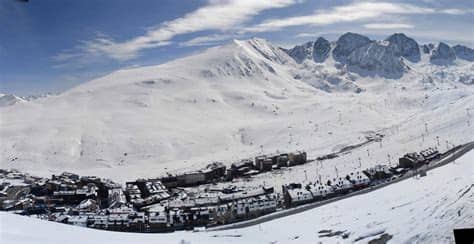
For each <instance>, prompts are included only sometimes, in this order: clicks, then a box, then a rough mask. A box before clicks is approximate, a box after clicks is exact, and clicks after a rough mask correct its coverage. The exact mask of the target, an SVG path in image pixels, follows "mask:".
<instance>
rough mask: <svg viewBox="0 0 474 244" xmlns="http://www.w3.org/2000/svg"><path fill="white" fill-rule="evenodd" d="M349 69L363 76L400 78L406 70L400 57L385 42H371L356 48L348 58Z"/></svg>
mask: <svg viewBox="0 0 474 244" xmlns="http://www.w3.org/2000/svg"><path fill="white" fill-rule="evenodd" d="M347 65H348V68H349V70H351V71H353V72H355V73H358V74H360V75H363V76H369V75H370V76H372V75H379V76H383V77H387V78H399V77H401V76H402V75H403V72H404V71H405V68H404V66H405V65H404V64H403V62H402V60H401V59H400V57H398V56H397V55H395V53H394V49H393V48H392V47H391V46H390V45H387V43H385V42H371V43H369V44H367V45H364V46H362V47H359V48H357V49H355V50H354V51H353V52H352V53H351V54H350V55H349V57H348V58H347Z"/></svg>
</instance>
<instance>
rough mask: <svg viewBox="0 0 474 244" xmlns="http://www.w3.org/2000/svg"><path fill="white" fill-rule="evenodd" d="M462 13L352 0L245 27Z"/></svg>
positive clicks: (259, 29) (253, 29) (272, 27)
mask: <svg viewBox="0 0 474 244" xmlns="http://www.w3.org/2000/svg"><path fill="white" fill-rule="evenodd" d="M436 13H439V14H464V13H467V12H466V11H463V10H459V9H446V10H437V9H434V8H428V7H420V6H416V5H413V4H404V3H392V2H370V1H369V2H353V3H351V4H348V5H344V6H337V7H334V8H332V9H326V10H319V11H316V12H315V13H313V14H311V15H304V16H295V17H288V18H280V19H268V20H265V21H263V22H262V23H260V24H257V25H255V26H253V27H249V28H246V29H245V31H248V32H265V31H276V30H280V29H283V28H286V27H291V26H303V25H312V26H318V25H329V24H336V23H343V22H352V21H364V20H373V19H379V18H383V17H386V16H388V15H394V16H402V15H411V14H436Z"/></svg>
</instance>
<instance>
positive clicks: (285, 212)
mask: <svg viewBox="0 0 474 244" xmlns="http://www.w3.org/2000/svg"><path fill="white" fill-rule="evenodd" d="M472 149H474V141H473V142H469V143H466V144H464V145H462V146H460V148H459V149H457V150H455V151H454V152H452V153H450V154H449V155H446V156H444V157H443V158H441V159H440V160H438V161H436V162H432V163H430V164H428V165H425V166H423V167H421V168H419V169H418V170H416V171H409V172H407V173H406V174H405V175H403V176H402V177H399V178H396V179H395V180H391V181H388V182H386V183H382V184H378V185H376V186H372V187H369V188H365V189H363V190H359V191H355V192H352V193H349V194H346V195H344V196H339V197H334V198H331V199H328V200H324V201H318V202H313V203H308V204H305V205H301V206H298V207H294V208H290V209H285V210H280V211H276V212H273V213H271V214H267V215H264V216H261V217H258V218H255V219H250V220H246V221H241V222H237V223H232V224H228V225H221V226H215V227H210V228H207V229H206V231H218V230H229V229H237V228H244V227H248V226H253V225H258V224H261V223H264V222H268V221H272V220H274V219H278V218H283V217H286V216H289V215H293V214H297V213H301V212H304V211H307V210H310V209H313V208H317V207H320V206H323V205H326V204H329V203H332V202H335V201H339V200H342V199H345V198H349V197H353V196H356V195H361V194H366V193H369V192H372V191H375V190H378V189H380V188H383V187H386V186H388V185H390V184H394V183H397V182H400V181H402V180H406V179H408V178H411V177H413V176H416V175H418V172H420V171H429V170H432V169H435V168H438V167H441V166H443V165H446V164H448V163H451V162H453V161H455V160H456V159H458V158H459V157H461V156H463V155H464V154H466V153H467V152H469V151H470V150H472Z"/></svg>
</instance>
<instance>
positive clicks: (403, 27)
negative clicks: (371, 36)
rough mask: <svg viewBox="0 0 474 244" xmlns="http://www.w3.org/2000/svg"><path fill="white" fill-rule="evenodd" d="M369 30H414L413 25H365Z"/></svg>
mask: <svg viewBox="0 0 474 244" xmlns="http://www.w3.org/2000/svg"><path fill="white" fill-rule="evenodd" d="M364 27H365V28H367V29H380V30H389V29H412V28H413V27H415V26H413V25H411V24H402V23H372V24H365V25H364Z"/></svg>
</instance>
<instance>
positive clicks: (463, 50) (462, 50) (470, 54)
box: [453, 45, 474, 62]
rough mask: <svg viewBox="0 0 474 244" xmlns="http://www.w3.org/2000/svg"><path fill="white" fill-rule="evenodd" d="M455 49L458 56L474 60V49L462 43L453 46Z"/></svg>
mask: <svg viewBox="0 0 474 244" xmlns="http://www.w3.org/2000/svg"><path fill="white" fill-rule="evenodd" d="M453 50H454V53H455V54H456V56H457V57H458V58H460V59H464V60H467V61H469V62H474V49H471V48H468V47H466V46H462V45H456V46H454V47H453Z"/></svg>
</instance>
